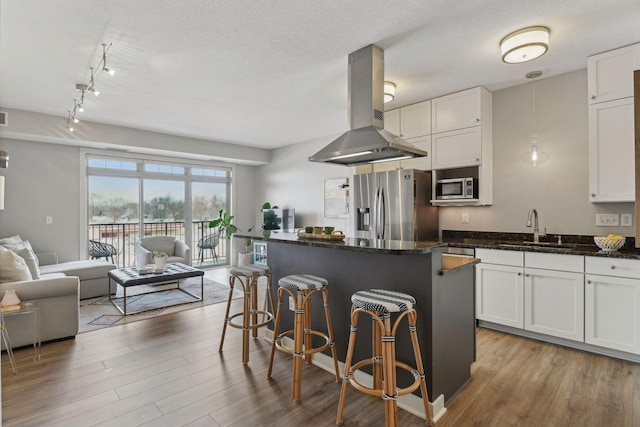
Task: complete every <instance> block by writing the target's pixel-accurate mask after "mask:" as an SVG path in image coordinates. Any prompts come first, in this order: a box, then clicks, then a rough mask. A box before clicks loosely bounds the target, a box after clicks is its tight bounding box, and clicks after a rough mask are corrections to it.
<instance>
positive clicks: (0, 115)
mask: <svg viewBox="0 0 640 427" xmlns="http://www.w3.org/2000/svg"><path fill="white" fill-rule="evenodd" d="M8 122H9V113H7V112H4V111H0V126H9V123H8Z"/></svg>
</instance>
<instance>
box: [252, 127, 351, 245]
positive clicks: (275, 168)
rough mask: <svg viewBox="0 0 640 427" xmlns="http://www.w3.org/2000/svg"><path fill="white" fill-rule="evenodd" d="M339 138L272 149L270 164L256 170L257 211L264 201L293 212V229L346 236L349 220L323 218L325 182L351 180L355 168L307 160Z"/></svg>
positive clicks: (333, 137) (322, 139) (328, 138)
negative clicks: (315, 228)
mask: <svg viewBox="0 0 640 427" xmlns="http://www.w3.org/2000/svg"><path fill="white" fill-rule="evenodd" d="M338 136H339V135H334V136H332V137H327V138H321V139H317V140H314V141H310V142H304V143H300V144H295V145H290V146H287V147H283V148H280V149H277V150H274V151H273V152H272V154H271V163H269V164H267V165H264V166H259V167H257V176H256V178H257V180H256V195H257V199H258V200H257V202H258V204H257V206H256V209H258V208H259V206H261V205H262V204H263V203H264V202H269V203H271V204H272V205H274V204H275V205H277V206H278V207H280V208H283V209H285V208H286V209H295V213H296V227H304V226H309V225H318V226H334V227H336V230H341V231H343V232H344V233H345V234H347V235H349V233H350V222H349V220H348V219H336V218H325V217H324V180H325V179H329V178H347V177H351V176H353V174H354V173H355V168H352V167H347V166H340V165H333V164H330V163H313V162H310V161H309V159H308V158H309V156H311V155H313V154H315V153H316V152H317V151H319V150H320V149H321V148H323V147H324V146H326V145H327V144H329V143H330V142H332V141H333V140H334V139H335V138H337V137H338Z"/></svg>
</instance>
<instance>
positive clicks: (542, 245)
mask: <svg viewBox="0 0 640 427" xmlns="http://www.w3.org/2000/svg"><path fill="white" fill-rule="evenodd" d="M498 246H500V247H502V248H513V249H523V250H525V249H545V248H546V249H562V250H565V251H572V250H574V249H575V247H574V246H573V245H567V244H557V243H553V242H537V243H535V242H522V243H520V242H514V243H498Z"/></svg>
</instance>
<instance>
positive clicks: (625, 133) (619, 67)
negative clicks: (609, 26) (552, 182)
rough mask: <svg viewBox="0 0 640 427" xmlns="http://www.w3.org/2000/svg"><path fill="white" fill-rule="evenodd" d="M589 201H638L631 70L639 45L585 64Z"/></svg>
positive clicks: (639, 61) (639, 62) (638, 63)
mask: <svg viewBox="0 0 640 427" xmlns="http://www.w3.org/2000/svg"><path fill="white" fill-rule="evenodd" d="M587 65H588V67H587V73H588V86H589V93H588V97H589V200H590V201H591V202H633V201H635V188H634V182H635V168H634V163H635V161H634V158H635V151H634V145H635V143H634V120H633V71H634V70H635V69H638V68H640V43H638V44H635V45H631V46H626V47H623V48H620V49H616V50H612V51H609V52H604V53H601V54H599V55H594V56H591V57H589V58H588V60H587Z"/></svg>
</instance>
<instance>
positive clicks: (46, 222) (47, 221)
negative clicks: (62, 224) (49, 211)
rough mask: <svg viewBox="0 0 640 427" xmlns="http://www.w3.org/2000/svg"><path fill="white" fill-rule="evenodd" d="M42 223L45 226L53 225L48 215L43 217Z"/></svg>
mask: <svg viewBox="0 0 640 427" xmlns="http://www.w3.org/2000/svg"><path fill="white" fill-rule="evenodd" d="M44 223H45V224H47V225H51V224H53V217H52V216H49V215H47V216H45V217H44Z"/></svg>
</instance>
